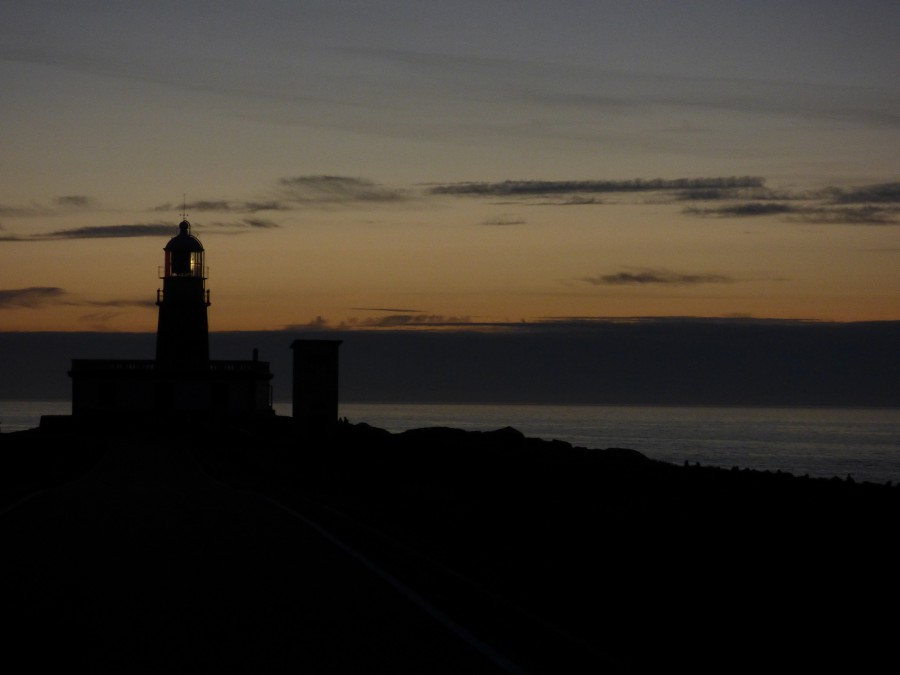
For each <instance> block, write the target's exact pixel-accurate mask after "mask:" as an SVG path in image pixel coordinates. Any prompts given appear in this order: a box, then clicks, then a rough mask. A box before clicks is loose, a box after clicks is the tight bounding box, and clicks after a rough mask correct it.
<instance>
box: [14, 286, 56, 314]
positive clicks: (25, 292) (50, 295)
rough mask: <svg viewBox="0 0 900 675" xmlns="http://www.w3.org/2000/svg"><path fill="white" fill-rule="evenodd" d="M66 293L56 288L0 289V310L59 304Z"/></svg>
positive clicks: (36, 307) (35, 307)
mask: <svg viewBox="0 0 900 675" xmlns="http://www.w3.org/2000/svg"><path fill="white" fill-rule="evenodd" d="M65 295H66V292H65V291H64V290H63V289H61V288H59V287H57V286H29V287H28V288H9V289H5V290H4V289H0V309H11V308H14V307H24V308H26V309H38V308H40V307H43V306H45V305H48V304H54V303H59V302H60V301H61V300H62V299H63V298H64V297H65Z"/></svg>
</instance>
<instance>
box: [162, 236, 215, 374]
mask: <svg viewBox="0 0 900 675" xmlns="http://www.w3.org/2000/svg"><path fill="white" fill-rule="evenodd" d="M178 229H179V232H178V234H177V235H176V236H174V237H172V239H171V240H169V243H168V244H166V247H165V248H164V249H163V250H164V251H165V253H166V258H165V265H164V267H163V269H162V275H161V276H162V280H163V287H162V290H161V291H160V290H157V291H156V304H157V305H158V306H159V323H158V324H157V328H156V361H157V362H158V363H160V364H165V363H182V364H187V363H192V364H201V363H206V362H208V361H209V322H208V320H207V315H206V308H207V307H209V291H208V290H206V267H204V265H203V245H202V244H201V243H200V240H199V239H197V237H195V236H193V235H192V234H191V224H190V223H189V222H188V221H187V220H182V221H181V223H180V224H179V225H178Z"/></svg>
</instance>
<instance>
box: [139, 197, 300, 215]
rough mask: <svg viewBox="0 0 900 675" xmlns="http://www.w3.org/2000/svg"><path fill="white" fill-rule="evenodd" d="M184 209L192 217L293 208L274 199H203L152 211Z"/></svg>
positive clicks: (169, 203) (156, 207) (168, 211)
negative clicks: (206, 214)
mask: <svg viewBox="0 0 900 675" xmlns="http://www.w3.org/2000/svg"><path fill="white" fill-rule="evenodd" d="M182 209H183V210H184V211H186V212H187V213H188V214H189V215H190V213H192V212H200V213H208V212H223V213H257V212H259V211H287V210H290V209H291V206H290V205H288V204H285V203H283V202H281V201H278V200H274V199H268V200H256V201H253V200H251V201H244V200H232V199H202V200H198V201H193V202H186V203H184V204H173V203H171V202H166V203H165V204H160V205H159V206H154V207H153V208H151V209H150V210H151V211H154V212H157V213H176V212H177V213H181V211H182Z"/></svg>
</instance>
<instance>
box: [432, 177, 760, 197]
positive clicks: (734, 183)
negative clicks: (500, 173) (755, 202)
mask: <svg viewBox="0 0 900 675" xmlns="http://www.w3.org/2000/svg"><path fill="white" fill-rule="evenodd" d="M763 186H764V181H763V179H762V178H759V177H755V176H741V177H735V176H731V177H727V178H675V179H665V178H652V179H643V178H634V179H630V180H571V181H549V180H505V181H502V182H493V183H490V182H461V183H446V184H442V185H434V186H431V187H430V188H429V189H428V192H429V193H430V194H433V195H452V196H461V197H462V196H469V197H539V196H546V195H571V194H596V193H607V192H659V191H675V192H680V191H686V190H709V189H716V190H722V189H732V188H761V187H763Z"/></svg>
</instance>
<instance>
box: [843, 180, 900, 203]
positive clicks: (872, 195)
mask: <svg viewBox="0 0 900 675" xmlns="http://www.w3.org/2000/svg"><path fill="white" fill-rule="evenodd" d="M826 194H827V195H828V196H829V197H830V198H831V201H833V202H834V203H835V204H900V183H879V184H876V185H867V186H864V187H859V188H853V189H841V188H831V189H830V190H828V191H826Z"/></svg>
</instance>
